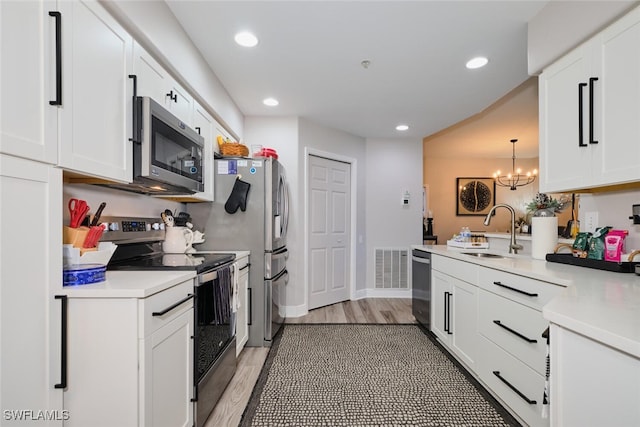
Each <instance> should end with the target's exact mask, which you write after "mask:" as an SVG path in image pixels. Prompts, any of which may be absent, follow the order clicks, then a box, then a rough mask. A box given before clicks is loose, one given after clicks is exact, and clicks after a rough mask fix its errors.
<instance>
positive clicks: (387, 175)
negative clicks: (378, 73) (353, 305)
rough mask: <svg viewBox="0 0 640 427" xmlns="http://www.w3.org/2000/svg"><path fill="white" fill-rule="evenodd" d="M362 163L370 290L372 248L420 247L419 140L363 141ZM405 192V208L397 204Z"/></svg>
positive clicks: (372, 277) (370, 285) (420, 147)
mask: <svg viewBox="0 0 640 427" xmlns="http://www.w3.org/2000/svg"><path fill="white" fill-rule="evenodd" d="M366 164H367V171H366V180H367V190H366V192H367V201H366V211H367V225H366V235H367V261H368V262H367V274H366V283H367V287H368V288H371V289H373V287H374V273H375V271H374V269H375V257H374V255H375V254H374V248H376V247H394V248H395V247H404V248H407V249H409V246H410V245H412V244H422V141H421V140H419V139H416V140H406V139H367V155H366ZM405 190H408V191H409V193H410V195H411V196H410V204H409V206H403V205H402V203H401V201H402V196H403V194H404V191H405ZM371 295H373V293H371Z"/></svg>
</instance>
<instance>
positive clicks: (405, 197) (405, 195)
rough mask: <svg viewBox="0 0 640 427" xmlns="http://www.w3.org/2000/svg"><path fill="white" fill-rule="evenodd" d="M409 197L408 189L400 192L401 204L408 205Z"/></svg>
mask: <svg viewBox="0 0 640 427" xmlns="http://www.w3.org/2000/svg"><path fill="white" fill-rule="evenodd" d="M410 198H411V194H409V190H405V191H404V193H402V206H409V199H410Z"/></svg>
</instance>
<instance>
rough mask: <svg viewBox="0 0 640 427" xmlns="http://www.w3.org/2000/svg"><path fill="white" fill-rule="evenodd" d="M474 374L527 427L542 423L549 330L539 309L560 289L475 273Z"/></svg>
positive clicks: (545, 422)
mask: <svg viewBox="0 0 640 427" xmlns="http://www.w3.org/2000/svg"><path fill="white" fill-rule="evenodd" d="M478 286H479V288H480V295H479V299H478V301H479V305H478V313H479V316H478V320H479V323H478V330H479V332H480V354H481V357H479V358H478V364H477V374H478V377H479V378H480V381H482V382H483V383H484V384H485V385H486V386H487V387H488V388H489V389H490V390H491V391H492V392H493V393H494V394H495V395H496V396H497V397H498V399H499V400H500V401H502V402H503V403H504V405H505V406H507V407H508V408H510V409H511V410H512V411H513V412H514V413H515V414H517V416H518V417H519V418H521V419H522V420H523V421H524V422H525V423H526V424H527V425H530V426H548V425H549V418H548V417H546V418H543V415H542V413H543V404H542V402H543V393H544V376H545V373H546V354H547V340H546V338H543V337H542V334H543V333H544V332H545V330H546V329H547V327H548V326H549V322H547V321H546V320H545V319H544V318H543V317H542V306H543V305H544V304H546V303H547V302H549V301H550V300H551V299H552V298H553V297H555V296H556V295H558V293H559V292H560V291H561V290H562V289H563V288H562V287H561V286H558V285H555V284H553V283H548V282H543V281H539V280H535V279H532V278H530V277H524V276H519V275H517V274H512V273H508V272H505V271H500V270H494V269H491V268H484V267H482V268H480V271H479V274H478Z"/></svg>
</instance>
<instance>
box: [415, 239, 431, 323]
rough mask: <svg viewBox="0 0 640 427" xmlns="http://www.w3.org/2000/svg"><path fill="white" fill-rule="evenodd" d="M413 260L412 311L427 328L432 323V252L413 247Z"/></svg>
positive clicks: (417, 319)
mask: <svg viewBox="0 0 640 427" xmlns="http://www.w3.org/2000/svg"><path fill="white" fill-rule="evenodd" d="M411 259H412V262H411V274H412V279H411V287H412V290H411V294H412V295H411V296H412V300H411V312H412V313H413V317H415V318H416V321H417V322H418V323H420V324H421V325H422V326H424V327H425V328H427V329H429V328H430V325H431V253H429V252H423V251H418V250H416V249H413V251H412V257H411Z"/></svg>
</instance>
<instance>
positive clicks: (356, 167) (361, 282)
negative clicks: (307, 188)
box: [298, 119, 368, 290]
mask: <svg viewBox="0 0 640 427" xmlns="http://www.w3.org/2000/svg"><path fill="white" fill-rule="evenodd" d="M300 145H301V148H302V149H301V151H300V153H299V159H300V164H301V165H303V166H304V165H305V164H306V163H305V162H306V158H305V155H306V154H305V150H307V151H308V150H315V151H319V152H324V153H328V154H329V155H336V156H338V158H340V157H345V158H347V159H349V160H350V161H353V163H352V174H353V173H354V171H355V174H356V176H355V180H356V185H357V187H356V191H355V199H356V206H355V207H354V209H355V218H356V228H355V229H354V230H351V232H352V235H351V237H352V239H353V241H354V242H355V247H356V250H355V260H353V265H355V272H354V273H355V278H354V280H355V289H356V290H357V289H363V288H365V287H367V282H365V279H366V276H365V271H366V265H367V258H366V251H365V247H366V246H365V245H366V229H365V224H366V221H367V216H366V209H365V201H366V197H367V196H366V188H367V187H368V182H367V180H366V175H365V171H366V157H365V140H364V138H361V137H357V136H354V135H351V134H348V133H346V132H342V131H339V130H335V129H331V128H327V127H325V126H321V125H318V124H316V123H313V122H311V121H309V120H305V119H300ZM299 173H300V174H299V177H298V179H299V180H300V182H301V183H304V182H305V175H306V173H307V170H306V169H305V168H304V167H301V169H300V171H299ZM301 185H302V184H301ZM300 190H301V193H300V195H301V198H302V199H301V204H300V209H301V212H304V188H301V189H300ZM352 196H354V195H353V194H352ZM302 232H304V230H303V231H302ZM303 249H304V247H303ZM352 276H353V275H352Z"/></svg>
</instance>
